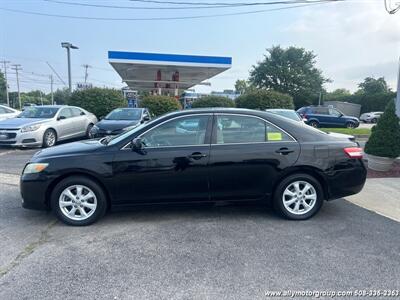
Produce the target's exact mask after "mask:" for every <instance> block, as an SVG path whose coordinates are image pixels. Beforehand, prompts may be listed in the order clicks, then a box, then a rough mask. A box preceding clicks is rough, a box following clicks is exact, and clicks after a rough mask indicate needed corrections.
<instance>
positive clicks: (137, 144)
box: [131, 138, 143, 152]
mask: <svg viewBox="0 0 400 300" xmlns="http://www.w3.org/2000/svg"><path fill="white" fill-rule="evenodd" d="M131 149H132V151H137V152H140V151H141V150H143V142H142V139H141V138H136V139H133V140H132V141H131Z"/></svg>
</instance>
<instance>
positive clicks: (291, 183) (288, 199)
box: [273, 174, 323, 220]
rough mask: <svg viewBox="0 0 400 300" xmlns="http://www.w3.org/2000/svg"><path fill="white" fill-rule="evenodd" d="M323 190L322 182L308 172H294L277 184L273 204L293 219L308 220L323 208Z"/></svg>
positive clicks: (285, 215)
mask: <svg viewBox="0 0 400 300" xmlns="http://www.w3.org/2000/svg"><path fill="white" fill-rule="evenodd" d="M322 202H323V192H322V188H321V185H320V183H319V182H318V181H317V180H316V179H315V178H314V177H312V176H310V175H308V174H294V175H290V176H288V177H286V178H285V179H283V180H282V181H281V182H280V183H279V185H278V186H277V188H276V190H275V193H274V198H273V204H274V208H275V210H276V211H277V212H278V213H280V214H281V215H282V216H284V217H285V218H288V219H291V220H306V219H308V218H311V217H312V216H313V215H315V214H316V213H317V212H318V211H319V210H320V208H321V206H322Z"/></svg>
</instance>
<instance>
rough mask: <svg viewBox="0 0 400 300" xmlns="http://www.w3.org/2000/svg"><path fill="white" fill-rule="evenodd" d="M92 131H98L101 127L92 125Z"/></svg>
mask: <svg viewBox="0 0 400 300" xmlns="http://www.w3.org/2000/svg"><path fill="white" fill-rule="evenodd" d="M90 131H92V132H97V131H99V127H97V126H96V125H93V127H92V129H90Z"/></svg>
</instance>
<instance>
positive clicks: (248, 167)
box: [209, 114, 300, 201]
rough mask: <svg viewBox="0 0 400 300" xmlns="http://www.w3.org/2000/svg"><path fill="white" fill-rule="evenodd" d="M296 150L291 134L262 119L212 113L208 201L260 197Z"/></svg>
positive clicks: (269, 188)
mask: <svg viewBox="0 0 400 300" xmlns="http://www.w3.org/2000/svg"><path fill="white" fill-rule="evenodd" d="M299 152H300V146H299V144H298V142H297V141H296V140H295V139H294V138H293V137H291V136H290V135H289V134H287V133H285V132H284V131H282V130H280V129H279V128H278V127H276V126H274V125H273V124H271V123H269V122H266V121H265V120H264V119H262V118H259V117H255V116H249V115H237V114H216V115H215V116H214V125H213V135H212V144H211V151H210V160H209V174H210V175H209V176H210V197H211V200H215V201H220V200H240V199H247V200H258V199H262V198H264V197H265V196H266V195H268V194H269V193H271V190H272V185H273V182H274V179H275V178H276V177H277V176H278V175H279V173H280V172H281V171H282V170H283V169H284V168H286V167H289V166H291V165H293V164H294V163H295V162H296V160H297V158H298V156H299Z"/></svg>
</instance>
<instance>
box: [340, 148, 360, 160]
mask: <svg viewBox="0 0 400 300" xmlns="http://www.w3.org/2000/svg"><path fill="white" fill-rule="evenodd" d="M343 150H344V153H346V154H347V156H348V157H350V158H363V150H362V148H359V147H352V148H344V149H343Z"/></svg>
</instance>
